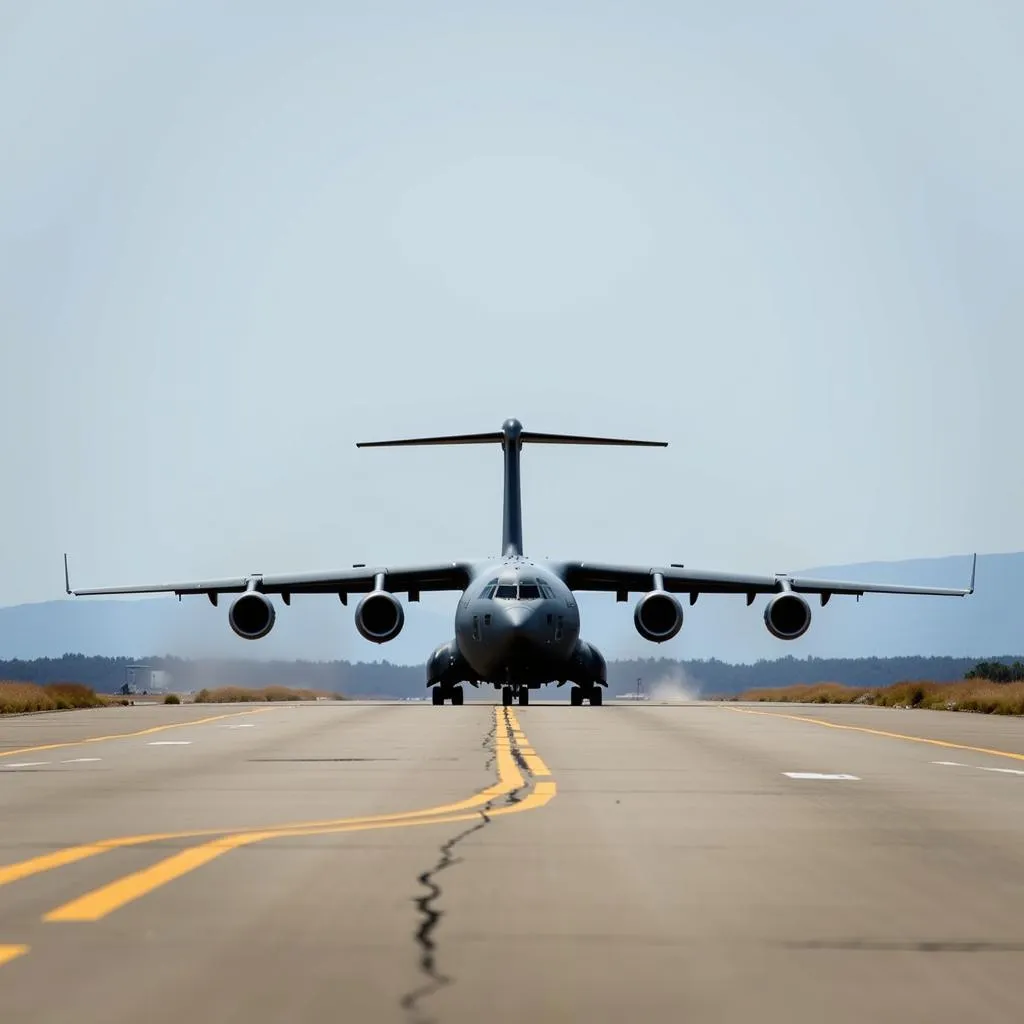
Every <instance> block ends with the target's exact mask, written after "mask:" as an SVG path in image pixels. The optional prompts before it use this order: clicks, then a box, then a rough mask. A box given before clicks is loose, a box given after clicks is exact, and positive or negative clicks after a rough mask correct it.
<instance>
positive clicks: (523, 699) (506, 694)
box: [501, 686, 530, 708]
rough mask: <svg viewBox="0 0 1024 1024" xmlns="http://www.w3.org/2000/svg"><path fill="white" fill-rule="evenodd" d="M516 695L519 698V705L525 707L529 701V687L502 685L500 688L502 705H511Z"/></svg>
mask: <svg viewBox="0 0 1024 1024" xmlns="http://www.w3.org/2000/svg"><path fill="white" fill-rule="evenodd" d="M516 697H518V698H519V706H520V707H526V705H527V704H529V703H530V688H529V687H528V686H518V687H512V686H503V687H502V688H501V703H502V705H503V706H504V707H506V708H508V707H511V706H512V704H513V703H514V702H515V699H516Z"/></svg>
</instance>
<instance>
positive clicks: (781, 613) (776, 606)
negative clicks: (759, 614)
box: [764, 593, 811, 640]
mask: <svg viewBox="0 0 1024 1024" xmlns="http://www.w3.org/2000/svg"><path fill="white" fill-rule="evenodd" d="M764 624H765V625H766V626H767V627H768V632H769V633H771V634H772V636H775V637H778V638H779V639H780V640H796V638H797V637H801V636H803V635H804V633H806V632H807V628H808V627H809V626H810V624H811V606H810V605H809V604H808V603H807V602H806V601H805V600H804V599H803V598H802V597H800V596H799V595H797V594H793V593H786V594H776V595H775V597H773V598H772V599H771V600H770V601H769V602H768V607H767V608H765V610H764Z"/></svg>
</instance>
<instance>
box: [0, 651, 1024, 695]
mask: <svg viewBox="0 0 1024 1024" xmlns="http://www.w3.org/2000/svg"><path fill="white" fill-rule="evenodd" d="M138 664H144V665H148V666H149V667H150V668H153V669H156V670H160V671H163V672H166V673H167V674H168V675H169V677H170V682H169V684H168V686H167V688H168V689H171V690H176V691H178V692H181V693H186V692H195V691H198V690H202V689H204V688H206V689H214V688H216V687H223V686H243V687H259V688H262V687H267V686H288V687H292V688H295V689H308V690H316V691H318V692H321V693H341V694H344V695H345V696H346V697H349V698H359V697H422V696H425V695H426V694H427V689H426V673H425V671H424V667H423V666H422V665H393V664H391V663H390V662H387V661H383V662H348V661H247V660H244V659H237V660H227V659H225V660H212V661H194V660H190V659H185V658H173V657H163V656H160V657H157V656H153V657H149V658H101V657H92V656H88V657H87V656H85V655H83V654H65V655H64V656H63V657H61V658H37V659H35V660H33V661H0V679H11V680H16V681H18V682H27V683H38V684H40V685H45V684H46V683H52V682H67V681H73V682H77V683H83V684H84V685H86V686H91V687H92V688H93V689H94V690H95V691H96V692H97V693H116V692H117V691H118V690H120V688H121V686H122V685H123V684H124V682H125V678H126V675H125V673H126V669H127V668H128V666H129V665H138ZM979 670H982V671H979ZM1004 671H1005V673H1007V675H1006V681H1011V680H1014V679H1018V678H1024V665H1022V664H1021V655H1007V656H999V657H990V658H988V659H987V660H986V661H984V662H981V663H980V664H979V660H978V659H977V658H946V657H927V658H926V657H903V658H793V657H787V658H779V659H776V660H773V661H766V660H762V661H758V662H755V663H754V664H749V665H748V664H741V665H733V664H730V663H729V662H725V661H718V660H717V659H714V658H712V659H709V660H700V661H678V660H674V659H669V658H646V659H634V660H628V661H614V662H609V664H608V683H609V690H610V691H611V692H612V693H627V692H633V691H635V690H636V686H637V679H639V680H640V686H641V689H642V690H644V691H645V692H650V691H651V689H652V688H654V687H656V686H658V685H659V684H661V685H664V684H668V685H678V686H681V687H683V688H685V689H686V690H687V691H689V692H690V693H691V694H693V695H695V696H696V695H699V696H704V697H712V696H716V697H717V696H723V697H724V696H732V695H735V694H738V693H742V692H743V691H745V690H750V689H754V688H755V687H757V688H763V687H775V686H794V685H800V684H811V683H822V682H829V683H842V684H844V685H846V686H856V687H864V688H874V687H883V686H890V685H891V684H893V683H898V682H903V681H906V680H934V681H936V682H953V681H955V680H961V679H964V678H965V677H966V678H977V677H979V676H982V675H985V677H986V678H990V679H994V680H995V681H1002V674H1003V673H1004ZM971 672H975V673H976V675H974V676H970V675H968V674H969V673H971ZM1014 673H1020V675H1014ZM563 692H564V689H563Z"/></svg>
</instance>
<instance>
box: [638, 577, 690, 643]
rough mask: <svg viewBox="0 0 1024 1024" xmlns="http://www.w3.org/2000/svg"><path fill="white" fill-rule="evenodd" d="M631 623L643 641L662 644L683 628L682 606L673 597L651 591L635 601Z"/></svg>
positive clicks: (662, 591)
mask: <svg viewBox="0 0 1024 1024" xmlns="http://www.w3.org/2000/svg"><path fill="white" fill-rule="evenodd" d="M633 623H634V625H635V626H636V631H637V632H638V633H639V634H640V635H641V636H642V637H643V638H644V639H645V640H650V641H652V642H653V643H656V644H662V643H664V642H665V641H666V640H671V639H672V637H674V636H675V635H676V633H678V632H679V630H680V629H682V628H683V606H682V605H681V604H680V603H679V601H678V599H677V598H676V597H675V596H674V595H672V594H669V593H667V592H666V591H664V590H652V591H651V592H650V593H648V594H644V596H643V597H641V598H640V600H639V601H637V603H636V609H635V610H634V612H633Z"/></svg>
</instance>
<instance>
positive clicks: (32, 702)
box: [0, 682, 108, 715]
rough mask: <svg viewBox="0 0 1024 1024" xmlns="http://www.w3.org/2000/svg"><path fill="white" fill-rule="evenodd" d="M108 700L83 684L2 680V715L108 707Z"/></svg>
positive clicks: (0, 708) (0, 704) (0, 693)
mask: <svg viewBox="0 0 1024 1024" xmlns="http://www.w3.org/2000/svg"><path fill="white" fill-rule="evenodd" d="M107 703H108V701H106V700H104V699H103V698H102V697H100V696H99V695H98V694H97V693H95V692H94V691H93V690H92V689H91V688H90V687H88V686H83V685H82V684H81V683H47V684H46V685H45V686H38V685H37V684H36V683H14V682H0V715H10V714H18V713H24V712H27V711H67V710H70V709H71V708H99V707H106V705H107Z"/></svg>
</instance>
